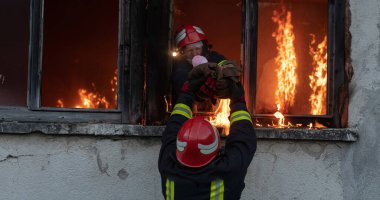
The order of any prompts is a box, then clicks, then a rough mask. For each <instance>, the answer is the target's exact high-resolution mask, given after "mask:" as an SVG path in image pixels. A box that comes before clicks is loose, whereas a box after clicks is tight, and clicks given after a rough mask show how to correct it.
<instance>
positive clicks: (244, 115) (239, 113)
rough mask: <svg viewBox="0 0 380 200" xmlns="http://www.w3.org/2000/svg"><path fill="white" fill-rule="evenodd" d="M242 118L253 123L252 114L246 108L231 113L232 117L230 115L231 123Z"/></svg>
mask: <svg viewBox="0 0 380 200" xmlns="http://www.w3.org/2000/svg"><path fill="white" fill-rule="evenodd" d="M240 120H248V121H250V122H251V123H252V119H251V115H250V114H249V113H248V112H247V111H245V110H239V111H235V112H233V113H232V114H231V117H230V122H231V124H232V123H234V122H236V121H240Z"/></svg>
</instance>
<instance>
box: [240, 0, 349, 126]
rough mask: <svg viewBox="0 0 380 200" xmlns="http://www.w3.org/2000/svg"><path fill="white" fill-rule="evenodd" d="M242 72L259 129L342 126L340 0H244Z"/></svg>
mask: <svg viewBox="0 0 380 200" xmlns="http://www.w3.org/2000/svg"><path fill="white" fill-rule="evenodd" d="M245 12H246V15H245V24H247V26H246V27H245V38H244V40H245V66H246V67H245V68H244V69H245V71H244V74H245V76H244V83H245V86H246V88H249V90H248V92H247V93H248V99H250V100H251V101H250V103H249V107H250V110H251V112H252V113H253V117H254V118H255V119H256V126H257V127H293V128H294V127H307V126H308V127H319V128H321V127H344V125H343V124H346V122H344V117H342V115H343V113H345V112H346V111H345V110H344V109H347V108H342V105H343V102H342V101H341V100H340V99H339V93H347V90H346V89H347V88H345V87H343V84H344V35H345V32H344V12H345V10H344V1H334V0H307V1H298V0H284V1H280V0H258V1H245Z"/></svg>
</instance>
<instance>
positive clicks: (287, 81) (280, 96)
mask: <svg viewBox="0 0 380 200" xmlns="http://www.w3.org/2000/svg"><path fill="white" fill-rule="evenodd" d="M272 20H273V22H275V23H277V24H278V28H277V31H276V32H274V33H273V34H272V36H273V37H274V38H275V39H276V43H277V51H278V53H277V57H276V59H275V61H276V64H277V65H278V69H277V70H276V71H277V79H278V81H277V89H276V93H275V94H276V95H275V96H276V99H275V101H276V104H277V105H278V104H280V105H281V106H282V107H281V109H282V110H281V111H283V112H284V113H287V112H288V111H289V107H290V106H292V105H293V104H294V96H295V89H296V83H297V76H296V68H297V59H296V52H295V47H294V41H295V36H294V32H293V25H292V13H291V12H290V11H286V8H285V7H284V6H282V10H281V12H278V11H274V12H273V17H272Z"/></svg>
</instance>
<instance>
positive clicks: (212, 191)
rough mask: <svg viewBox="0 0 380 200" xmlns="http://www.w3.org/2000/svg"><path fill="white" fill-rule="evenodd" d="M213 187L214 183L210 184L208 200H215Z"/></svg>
mask: <svg viewBox="0 0 380 200" xmlns="http://www.w3.org/2000/svg"><path fill="white" fill-rule="evenodd" d="M215 185H216V181H212V182H211V191H210V200H215Z"/></svg>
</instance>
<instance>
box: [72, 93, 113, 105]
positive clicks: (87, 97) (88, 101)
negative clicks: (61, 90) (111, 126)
mask: <svg viewBox="0 0 380 200" xmlns="http://www.w3.org/2000/svg"><path fill="white" fill-rule="evenodd" d="M78 95H79V97H80V99H81V103H80V104H79V105H76V106H75V108H105V109H108V108H110V103H109V102H108V101H107V99H106V97H104V96H101V95H100V94H97V93H92V92H87V91H86V90H85V89H79V90H78Z"/></svg>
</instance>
